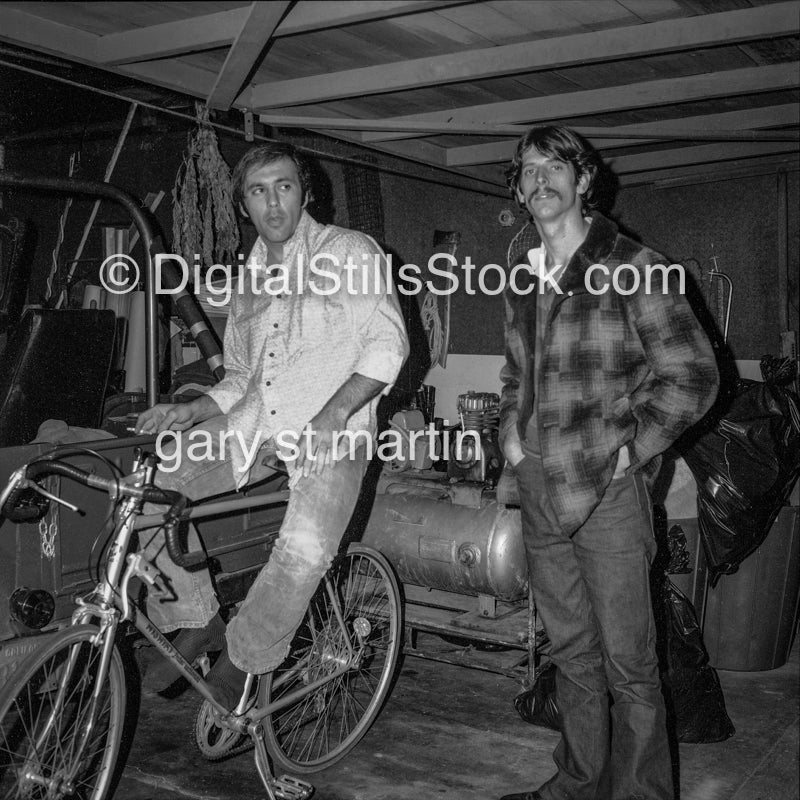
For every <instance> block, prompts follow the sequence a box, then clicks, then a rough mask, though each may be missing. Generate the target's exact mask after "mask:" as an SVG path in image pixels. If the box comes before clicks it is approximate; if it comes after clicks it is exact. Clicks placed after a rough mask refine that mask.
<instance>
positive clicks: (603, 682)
mask: <svg viewBox="0 0 800 800" xmlns="http://www.w3.org/2000/svg"><path fill="white" fill-rule="evenodd" d="M600 166H601V163H600V160H599V156H598V155H597V153H596V152H595V151H594V150H593V149H592V148H591V146H590V145H589V144H588V143H587V142H585V141H584V140H583V139H582V138H581V137H579V136H578V135H577V134H575V133H574V132H573V131H571V130H569V129H567V128H562V127H553V126H547V127H539V128H533V129H531V130H530V131H529V132H528V133H527V134H525V135H524V136H523V137H522V138H521V140H520V142H519V144H518V147H517V151H516V155H515V156H514V160H513V162H512V165H511V167H510V168H509V173H508V174H509V185H510V187H511V190H512V192H513V193H514V195H515V197H516V198H517V200H518V201H519V202H520V204H521V205H524V206H525V207H526V208H527V210H528V212H529V213H530V215H531V218H532V220H533V223H534V225H535V229H534V227H533V226H527V227H526V228H525V229H523V231H522V232H521V233H520V234H519V235H518V237H517V238H516V239H515V242H513V243H512V247H511V248H510V250H509V256H510V258H511V261H510V263H509V268H510V269H512V270H514V268H516V279H515V280H512V281H511V282H510V285H509V289H508V290H507V292H506V297H505V301H506V320H505V331H506V365H505V367H504V368H503V370H502V372H501V380H502V384H503V390H502V398H501V431H500V440H501V445H502V447H503V451H504V453H505V455H506V459H507V460H508V462H509V463H510V465H511V466H512V467H513V469H514V472H515V474H516V477H517V481H518V484H519V490H520V503H521V507H522V525H523V538H524V541H525V548H526V553H527V559H528V569H529V576H530V581H531V585H532V589H533V595H534V599H535V601H536V605H537V610H538V613H539V614H540V616H541V619H542V623H543V625H544V627H545V630H546V632H547V634H548V636H549V638H550V641H551V642H552V650H551V657H552V659H553V661H554V662H555V664H556V666H557V680H556V686H557V698H558V706H559V711H560V715H561V734H562V738H561V741H560V743H559V744H558V746H557V748H556V750H555V753H554V760H555V762H556V765H557V767H558V771H557V772H556V774H555V775H553V776H552V777H551V778H550V779H549V780H547V781H546V782H545V783H544V784H543V785H542V786H540V787H539V788H538V789H537V790H534V791H526V792H521V793H516V794H510V795H505V796H504V797H503V798H502V799H501V800H634V798H635V800H672V798H673V787H672V770H671V764H670V754H669V749H668V744H667V730H666V723H665V712H664V703H663V699H662V696H661V687H660V681H659V674H658V664H657V659H656V652H655V633H654V625H653V616H652V610H651V604H650V593H649V566H650V563H651V560H652V557H653V554H654V552H655V540H654V538H653V529H652V515H651V507H650V499H649V494H648V486H649V484H650V482H651V479H652V478H653V477H654V476H655V474H656V473H657V472H658V469H659V465H660V454H661V453H662V452H663V451H664V450H666V449H667V448H668V447H669V446H670V445H671V444H672V443H673V442H674V441H675V440H676V439H677V438H678V436H680V434H681V433H682V432H683V431H684V430H686V428H688V427H689V426H690V425H692V424H693V423H694V422H696V421H697V420H698V419H700V417H702V416H703V414H704V413H705V412H706V411H707V410H708V408H709V407H710V406H711V404H712V403H713V401H714V399H715V398H716V393H717V388H718V382H719V379H718V373H717V368H716V363H715V359H714V355H713V352H712V349H711V345H710V343H709V341H708V339H707V337H706V336H705V334H704V332H703V330H702V328H701V327H700V325H699V323H698V322H697V320H696V318H695V316H694V314H693V313H692V311H691V309H690V307H689V304H688V302H687V300H686V297H685V296H684V294H683V290H682V283H681V280H680V278H681V269H680V267H679V266H677V265H675V266H672V268H671V269H670V266H671V265H668V264H667V262H665V260H664V259H663V257H662V256H660V255H659V254H658V253H656V252H654V251H652V250H650V249H649V248H647V247H643V246H642V245H640V244H638V243H637V242H635V241H633V240H632V239H630V238H628V237H626V236H624V235H622V234H621V233H620V232H619V230H618V229H617V226H616V225H615V224H614V223H613V222H611V221H610V220H609V219H607V218H606V217H604V216H603V215H602V214H601V213H600V212H599V211H597V210H596V209H594V208H593V197H594V194H595V191H594V190H595V186H594V183H595V178H596V176H597V174H598V170H599V168H600ZM535 244H539V246H538V247H536V246H531V247H528V246H529V245H535ZM518 263H524V265H525V266H524V267H517V265H518ZM521 274H522V275H526V276H527V277H528V281H527V282H526V281H523V280H520V275H521ZM531 275H532V276H533V277H531ZM609 698H610V699H611V701H612V702H611V703H609Z"/></svg>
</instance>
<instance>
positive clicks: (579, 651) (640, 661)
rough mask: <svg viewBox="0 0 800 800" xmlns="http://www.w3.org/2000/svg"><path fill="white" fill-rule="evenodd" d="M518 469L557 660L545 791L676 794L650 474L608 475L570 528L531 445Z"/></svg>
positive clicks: (530, 554)
mask: <svg viewBox="0 0 800 800" xmlns="http://www.w3.org/2000/svg"><path fill="white" fill-rule="evenodd" d="M515 472H516V475H517V479H518V482H519V488H520V503H521V506H522V530H523V539H524V542H525V549H526V553H527V558H528V569H529V574H530V580H531V584H532V588H533V596H534V600H535V602H536V607H537V611H538V613H539V614H540V616H541V619H542V624H543V625H544V628H545V630H546V632H547V634H548V636H549V637H550V641H551V642H552V651H551V656H552V659H553V661H554V662H555V664H556V666H557V668H558V672H557V678H556V693H557V702H558V706H559V711H560V713H561V721H562V725H561V741H560V742H559V744H558V746H557V747H556V750H555V753H554V755H553V758H554V760H555V762H556V765H557V766H558V772H557V773H556V774H555V775H554V776H553V777H552V778H551V779H550V780H548V781H547V782H546V783H545V784H544V785H543V786H542V787H541V788H540V789H539V791H540V793H541V795H542V798H544V800H672V798H673V788H672V771H671V764H670V755H669V748H668V744H667V730H666V721H665V712H664V702H663V698H662V695H661V685H660V680H659V674H658V663H657V659H656V652H655V628H654V623H653V613H652V608H651V602H650V583H649V571H650V562H651V560H652V557H653V555H654V552H655V549H656V545H655V540H654V537H653V529H652V516H651V508H650V500H649V497H648V493H647V490H646V488H645V486H644V483H643V481H642V479H641V477H639V476H631V477H622V478H618V479H616V480H614V481H612V482H611V484H610V485H609V487H608V489H607V490H606V493H605V495H604V497H603V500H602V501H601V503H600V505H599V506H598V507H597V508H596V509H595V510H594V512H593V513H592V515H591V517H590V518H589V519H588V520H587V521H586V522H585V523H584V524H583V525H582V526H581V528H580V529H579V530H578V531H577V532H576V533H574V534H573V535H572V536H566V535H564V534H563V533H561V532H560V531H559V526H558V524H557V522H556V520H555V516H554V513H553V510H552V507H551V505H550V503H549V501H548V498H547V494H546V492H545V491H544V486H545V483H544V475H543V472H542V464H541V460H540V459H539V458H537V457H535V456H528V457H526V458H525V459H523V461H522V462H521V463H519V464H518V465H517V466H516V467H515ZM609 693H610V695H611V698H612V700H613V704H612V705H611V707H610V709H609Z"/></svg>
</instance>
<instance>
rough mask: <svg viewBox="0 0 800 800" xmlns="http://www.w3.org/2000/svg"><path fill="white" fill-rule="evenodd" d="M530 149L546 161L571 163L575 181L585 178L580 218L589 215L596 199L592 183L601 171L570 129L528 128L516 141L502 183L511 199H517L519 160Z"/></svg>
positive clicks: (590, 151) (594, 154) (584, 143)
mask: <svg viewBox="0 0 800 800" xmlns="http://www.w3.org/2000/svg"><path fill="white" fill-rule="evenodd" d="M532 147H533V148H534V149H535V150H536V151H537V152H539V153H540V154H541V155H543V156H545V157H546V158H554V159H557V160H559V161H563V162H564V163H569V164H572V168H573V169H574V170H575V180H576V181H579V180H580V179H581V178H582V177H583V176H584V175H587V176H588V177H589V185H588V187H587V189H586V191H585V192H584V193H583V194H582V195H581V203H582V210H583V213H584V215H587V214H589V213H590V212H591V210H592V209H593V208H596V207H597V201H598V196H597V191H596V186H595V183H596V179H597V177H598V174H599V173H600V172H601V170H602V167H603V162H602V161H601V159H600V156H599V155H598V153H597V151H596V150H595V149H594V148H593V147H592V146H591V145H590V144H589V142H587V141H586V139H584V138H583V137H582V136H581V135H580V134H578V133H575V131H573V130H571V129H570V128H565V127H563V126H561V125H541V126H538V127H535V128H531V129H530V130H529V131H528V132H527V133H526V134H524V135H523V136H522V137H521V138H520V140H519V142H517V149H516V151H515V153H514V158H513V159H512V160H511V165H510V166H509V168H508V169H507V170H506V182H507V183H508V188H509V189H510V190H511V194H512V196H513V197H514V199H515V200H518V198H517V188H518V186H519V178H520V173H521V172H522V160H523V158H524V156H525V153H526V152H527V151H528V150H530V148H532ZM520 205H521V206H522V207H523V208H524V207H525V204H524V203H520Z"/></svg>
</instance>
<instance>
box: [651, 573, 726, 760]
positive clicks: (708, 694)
mask: <svg viewBox="0 0 800 800" xmlns="http://www.w3.org/2000/svg"><path fill="white" fill-rule="evenodd" d="M659 599H660V603H656V624H657V627H658V629H659V640H660V647H659V651H660V652H659V655H660V656H661V658H660V661H661V681H662V684H663V687H664V695H665V698H666V702H667V712H668V715H669V716H670V717H671V720H670V721H671V723H672V725H673V726H674V729H675V736H676V738H677V740H678V741H679V742H685V743H695V744H696V743H701V742H703V743H705V742H721V741H724V740H725V739H728V738H729V737H731V736H733V734H734V733H735V732H736V729H735V728H734V727H733V723H732V722H731V720H730V717H729V716H728V713H727V711H726V709H725V699H724V697H723V695H722V687H721V686H720V685H719V678H718V677H717V673H716V670H715V669H714V668H713V667H711V666H710V665H709V663H708V653H707V652H706V648H705V645H704V644H703V634H702V633H701V631H700V625H699V624H698V623H697V617H696V616H695V612H694V608H693V606H692V604H691V603H690V602H689V600H688V598H687V597H686V596H685V595H684V594H683V592H681V591H680V589H678V588H677V587H676V586H675V585H674V584H673V583H672V581H671V580H669V578H667V577H666V576H665V577H664V579H663V581H662V588H661V597H660V598H659ZM659 623H660V624H659Z"/></svg>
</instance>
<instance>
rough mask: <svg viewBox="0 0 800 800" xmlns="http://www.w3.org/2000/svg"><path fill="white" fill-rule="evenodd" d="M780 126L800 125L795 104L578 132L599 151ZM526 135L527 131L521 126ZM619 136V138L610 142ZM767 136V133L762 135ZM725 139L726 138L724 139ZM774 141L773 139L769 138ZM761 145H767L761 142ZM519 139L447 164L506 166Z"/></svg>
mask: <svg viewBox="0 0 800 800" xmlns="http://www.w3.org/2000/svg"><path fill="white" fill-rule="evenodd" d="M778 125H800V106H798V105H796V104H795V103H786V104H784V105H780V106H762V107H761V108H748V109H743V110H740V111H725V112H723V113H721V114H703V115H702V116H697V117H684V118H683V119H671V120H659V121H656V122H642V123H640V124H638V125H626V126H625V127H624V128H623V127H620V128H608V129H607V130H606V131H604V132H603V133H604V137H608V138H602V139H600V138H598V137H596V136H595V135H593V134H594V129H589V128H584V127H582V126H580V125H576V126H575V130H576V131H578V132H579V133H581V134H582V135H583V136H585V137H586V138H587V139H588V140H589V142H590V143H591V144H592V146H593V147H595V149H597V150H604V149H609V148H612V147H626V146H628V145H632V144H642V143H643V142H644V141H645V139H643V138H641V137H640V138H636V134H637V133H641V134H646V135H647V136H648V140H651V139H650V137H651V136H652V135H653V134H655V135H656V136H657V137H658V139H662V140H664V139H666V140H669V139H680V138H686V139H712V140H717V141H720V140H725V139H727V140H728V141H730V139H729V138H728V136H729V134H731V133H733V134H736V135H737V137H738V138H740V139H742V140H745V139H746V138H749V139H751V140H752V139H753V138H755V137H757V136H758V135H759V131H758V129H759V128H770V127H775V126H778ZM522 128H523V131H525V130H527V127H525V126H522ZM615 133H619V138H617V139H613V138H610V137H612V136H614V135H615ZM761 136H762V137H763V136H764V133H761ZM778 136H781V137H783V136H787V137H790V139H794V140H796V139H797V137H798V132H797V131H796V130H793V131H786V132H785V133H781V132H778ZM723 137H725V138H723ZM770 138H771V137H770ZM759 141H768V139H765V138H762V139H760V140H759ZM516 146H517V139H508V140H506V141H504V142H491V143H489V144H476V145H467V146H464V147H450V148H448V150H447V164H448V166H451V167H458V166H465V165H467V164H489V163H493V162H503V161H505V162H507V161H510V160H511V157H512V156H513V155H514V148H515V147H516Z"/></svg>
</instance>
